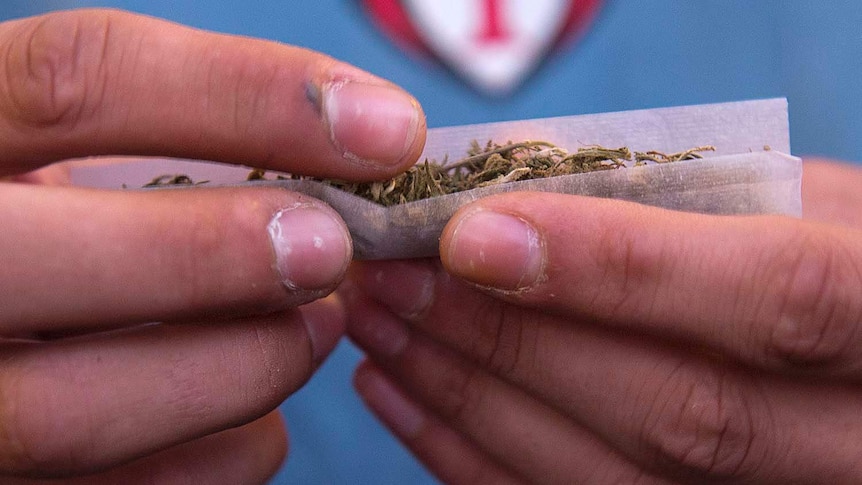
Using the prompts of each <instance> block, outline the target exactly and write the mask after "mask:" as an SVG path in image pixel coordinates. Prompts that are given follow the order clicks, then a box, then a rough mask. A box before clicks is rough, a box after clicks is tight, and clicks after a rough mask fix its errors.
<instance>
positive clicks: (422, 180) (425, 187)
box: [315, 141, 715, 206]
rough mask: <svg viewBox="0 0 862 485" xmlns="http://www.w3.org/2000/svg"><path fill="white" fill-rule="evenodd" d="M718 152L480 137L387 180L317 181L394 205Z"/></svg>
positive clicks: (697, 149)
mask: <svg viewBox="0 0 862 485" xmlns="http://www.w3.org/2000/svg"><path fill="white" fill-rule="evenodd" d="M713 150H715V147H713V146H702V147H697V148H693V149H691V150H686V151H683V152H679V153H672V154H665V153H661V152H657V151H649V152H634V153H632V152H631V151H630V150H629V149H628V148H626V147H621V148H605V147H601V146H587V147H583V148H579V149H578V150H577V151H576V152H574V153H572V152H569V151H567V150H565V149H563V148H560V147H558V146H556V145H554V144H553V143H549V142H545V141H524V142H520V143H511V142H510V143H508V144H505V145H498V144H495V143H493V142H492V141H489V142H488V143H487V144H486V145H485V146H481V145H479V143H477V142H476V141H474V142H473V143H472V145H471V147H470V149H469V150H468V152H467V157H466V158H463V159H461V160H459V161H457V162H455V163H452V164H447V163H446V161H445V160H444V162H443V163H436V162H431V161H428V160H426V161H425V162H424V163H422V164H419V165H416V166H414V167H412V168H411V169H409V170H408V171H406V172H404V173H402V174H400V175H398V176H396V177H395V178H392V179H390V180H386V181H382V182H365V183H352V182H343V181H337V180H320V179H315V180H319V181H321V182H324V183H327V184H329V185H332V186H333V187H337V188H339V189H341V190H343V191H345V192H349V193H351V194H355V195H358V196H361V197H364V198H366V199H369V200H371V201H373V202H377V203H378V204H381V205H384V206H390V205H395V204H403V203H406V202H413V201H416V200H421V199H427V198H430V197H437V196H440V195H446V194H452V193H455V192H461V191H464V190H469V189H474V188H477V187H487V186H490V185H496V184H503V183H508V182H514V181H517V180H530V179H538V178H546V177H556V176H559V175H570V174H577V173H586V172H595V171H599V170H615V169H620V168H625V167H626V166H627V165H626V162H633V165H635V166H639V165H646V164H649V163H670V162H677V161H682V160H691V159H699V158H703V156H702V155H701V154H700V152H703V151H713Z"/></svg>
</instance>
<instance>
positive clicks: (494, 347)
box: [469, 301, 536, 377]
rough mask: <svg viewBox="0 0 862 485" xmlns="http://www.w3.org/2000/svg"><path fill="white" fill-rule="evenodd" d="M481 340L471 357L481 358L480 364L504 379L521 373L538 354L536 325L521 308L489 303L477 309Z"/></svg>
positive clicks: (476, 317)
mask: <svg viewBox="0 0 862 485" xmlns="http://www.w3.org/2000/svg"><path fill="white" fill-rule="evenodd" d="M474 320H475V322H476V324H477V325H476V327H477V330H478V338H476V339H475V340H474V341H473V343H472V345H473V347H474V348H473V349H471V351H470V353H469V355H477V356H480V358H479V362H478V363H479V364H480V365H481V366H482V367H483V368H485V369H486V370H488V371H489V372H491V373H494V374H497V375H499V376H502V377H507V376H511V375H513V374H515V373H517V372H518V371H520V370H525V369H524V366H525V365H527V363H528V362H530V360H531V356H534V355H535V347H536V344H535V340H536V338H535V337H536V336H535V332H536V327H535V325H534V323H535V322H533V321H531V320H529V319H528V318H526V316H525V314H524V311H523V310H522V309H520V308H513V307H511V306H504V304H502V303H500V302H498V301H489V302H487V303H486V304H485V305H483V306H480V307H479V308H478V309H477V312H476V316H475V319H474Z"/></svg>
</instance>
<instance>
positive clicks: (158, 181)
mask: <svg viewBox="0 0 862 485" xmlns="http://www.w3.org/2000/svg"><path fill="white" fill-rule="evenodd" d="M208 182H209V180H201V181H200V182H195V181H194V180H192V179H191V177H189V176H188V175H183V174H177V175H159V176H158V177H156V178H154V179H153V180H150V181H149V182H147V183H146V184H145V185H144V187H166V186H171V185H200V184H205V183H208Z"/></svg>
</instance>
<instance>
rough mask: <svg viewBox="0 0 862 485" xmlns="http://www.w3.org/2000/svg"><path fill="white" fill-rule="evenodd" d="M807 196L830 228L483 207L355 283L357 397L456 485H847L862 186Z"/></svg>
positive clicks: (530, 203)
mask: <svg viewBox="0 0 862 485" xmlns="http://www.w3.org/2000/svg"><path fill="white" fill-rule="evenodd" d="M805 183H806V190H805V193H806V196H814V195H820V196H823V199H824V202H825V203H824V204H823V205H819V204H818V203H817V201H816V200H806V201H805V203H806V207H807V209H806V213H807V214H809V215H812V216H816V217H817V218H818V219H820V220H825V221H835V222H839V221H840V222H841V225H839V224H837V223H836V224H834V225H833V224H826V223H823V222H813V221H804V220H796V219H792V218H787V217H776V216H762V217H717V216H706V215H696V214H685V213H678V212H671V211H666V210H661V209H657V208H650V207H645V206H639V205H636V204H632V203H627V202H621V201H612V200H600V199H590V198H584V197H575V196H563V195H552V194H536V193H513V194H507V195H501V196H497V197H490V198H487V199H483V200H480V201H478V202H476V203H474V204H472V205H471V206H469V207H467V208H465V209H463V210H461V211H460V212H459V213H458V214H456V216H455V217H454V218H453V220H452V221H451V222H450V224H449V225H448V226H447V228H446V230H445V233H444V235H443V238H442V241H441V245H440V247H441V255H442V262H443V263H442V264H443V267H442V268H441V267H440V266H439V265H436V264H433V263H431V262H427V261H426V262H419V263H416V262H390V263H373V264H363V265H362V266H361V267H358V268H356V270H355V272H354V273H353V274H352V275H351V278H350V281H351V283H350V284H349V285H347V286H346V289H345V294H347V295H348V296H349V299H350V304H349V305H348V308H349V315H350V319H351V321H350V323H349V324H348V332H349V333H350V334H351V336H352V338H353V339H354V340H355V341H356V342H357V343H358V344H359V345H360V346H361V347H362V348H363V349H364V350H365V351H366V353H367V355H368V361H367V362H365V363H363V364H362V365H361V366H360V368H359V369H358V370H357V373H356V376H355V385H356V387H357V389H358V391H359V393H360V394H361V395H362V397H363V398H364V400H365V401H366V402H367V403H368V405H369V406H370V407H371V409H372V410H373V411H374V412H375V413H376V414H378V415H379V416H380V417H381V418H382V420H383V421H384V422H385V423H386V424H387V425H388V426H389V427H390V428H391V429H392V430H393V431H394V433H395V434H396V435H397V436H398V437H399V438H400V439H401V440H403V442H404V443H406V445H407V446H408V447H409V448H410V449H411V450H412V451H413V452H414V453H415V454H416V455H417V456H418V457H419V458H420V459H421V460H422V461H424V463H425V464H426V465H427V466H428V467H429V468H430V469H431V470H432V471H433V472H434V473H436V474H437V475H438V476H439V477H440V478H441V479H443V480H444V481H446V482H451V483H508V482H514V483H518V482H536V483H632V482H637V483H663V482H668V481H670V482H683V483H705V482H708V481H712V480H731V481H734V482H742V483H763V482H769V483H859V482H860V481H862V464H860V461H859V456H860V453H862V421H860V419H859V413H860V409H862V390H860V388H859V382H860V379H862V340H860V338H859V332H860V323H862V317H860V315H862V298H860V297H859V295H860V294H862V293H860V292H862V233H860V232H859V231H858V229H856V228H852V227H851V226H852V221H851V220H850V218H849V216H848V215H849V213H850V212H853V213H856V214H858V213H859V211H860V208H862V204H860V202H862V200H860V198H859V196H857V195H854V194H858V187H859V185H860V184H862V170H860V169H859V168H848V167H841V166H837V165H831V164H818V165H816V166H814V165H812V166H810V167H806V181H805ZM829 185H832V186H833V188H835V189H836V190H838V191H839V192H842V191H843V187H855V188H856V190H855V191H854V192H853V193H850V192H846V194H845V196H846V199H847V200H846V201H845V204H844V207H845V209H844V210H843V211H842V210H840V209H839V210H838V211H836V210H835V209H836V208H837V207H841V206H842V205H841V204H835V203H834V202H835V201H834V200H827V199H830V198H831V197H828V196H827V195H828V194H826V192H825V191H824V190H823V188H824V187H827V186H829ZM830 207H831V209H830ZM444 269H445V271H444ZM450 274H451V275H454V276H450Z"/></svg>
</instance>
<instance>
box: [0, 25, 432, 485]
mask: <svg viewBox="0 0 862 485" xmlns="http://www.w3.org/2000/svg"><path fill="white" fill-rule="evenodd" d="M424 138H425V121H424V115H423V114H422V111H421V108H419V106H418V104H417V103H416V101H415V99H413V98H412V97H411V96H410V95H408V94H407V93H405V92H404V91H402V90H400V89H399V88H397V87H396V86H394V85H392V84H390V83H388V82H386V81H384V80H381V79H378V78H376V77H374V76H371V75H370V74H367V73H365V72H362V71H360V70H358V69H356V68H353V67H351V66H347V65H344V64H341V63H339V62H337V61H336V60H334V59H331V58H329V57H326V56H324V55H321V54H318V53H314V52H311V51H308V50H304V49H299V48H296V47H291V46H286V45H281V44H276V43H272V42H264V41H259V40H253V39H246V38H238V37H229V36H222V35H216V34H213V33H207V32H202V31H198V30H194V29H190V28H186V27H182V26H179V25H175V24H171V23H167V22H163V21H160V20H157V19H153V18H147V17H143V16H138V15H133V14H129V13H124V12H119V11H113V10H80V11H70V12H59V13H54V14H50V15H45V16H41V17H34V18H29V19H22V20H15V21H10V22H5V23H0V180H2V182H0V220H2V221H3V230H2V231H0V267H2V268H3V271H2V272H0V349H2V352H0V353H2V355H3V358H2V360H0V481H2V482H3V483H41V482H40V480H42V479H47V478H60V479H62V480H61V482H62V481H64V480H65V481H66V482H67V483H87V484H91V483H159V484H162V483H190V484H191V483H195V484H197V483H265V482H266V481H267V479H268V478H269V477H270V476H271V475H272V474H273V473H274V472H275V471H276V470H277V469H278V467H279V465H280V464H281V463H282V461H283V459H284V456H285V454H286V452H287V436H286V431H285V427H284V423H283V422H282V420H281V417H280V416H279V415H278V413H277V411H274V409H275V408H276V407H277V406H278V405H279V404H280V403H281V402H282V401H283V400H284V399H285V398H286V397H287V396H289V395H290V394H291V393H293V392H294V391H296V390H297V389H298V388H299V387H300V386H301V385H302V384H303V383H305V382H306V380H307V379H308V378H309V377H310V376H311V375H312V374H313V372H314V371H315V370H316V368H317V367H318V366H319V365H320V363H321V362H322V360H323V359H324V358H325V357H326V355H327V354H328V353H329V352H330V351H331V350H332V348H333V347H334V346H335V344H336V343H337V341H338V339H339V338H340V337H341V335H342V334H343V333H344V327H345V323H346V316H345V313H344V308H343V305H342V302H341V301H340V300H339V299H338V298H337V297H335V296H331V297H328V298H324V297H326V295H328V294H329V293H330V292H331V291H332V290H333V289H334V288H335V287H336V286H337V285H338V283H339V281H340V280H341V279H342V277H343V275H344V273H345V272H346V270H347V266H348V264H349V262H350V259H351V256H352V247H351V243H350V238H349V235H348V233H347V229H346V227H345V226H344V224H343V222H342V221H341V219H340V218H339V217H338V215H337V214H336V213H335V212H334V211H332V209H330V208H329V207H327V206H326V205H325V204H323V203H322V202H319V201H316V200H313V199H311V198H309V197H307V196H302V195H298V194H293V193H289V192H286V191H283V190H280V189H272V188H242V189H240V188H194V189H189V190H148V191H138V190H128V191H119V190H117V191H98V190H92V189H84V188H79V187H71V186H68V184H67V181H68V169H67V167H66V166H65V165H62V164H54V162H60V161H63V160H66V159H69V158H75V157H85V156H86V157H89V156H97V155H154V156H178V157H183V158H192V159H207V160H218V161H223V162H241V163H243V164H246V165H254V166H259V167H261V168H268V169H274V170H281V171H287V172H293V173H299V174H309V175H319V176H331V177H338V178H342V179H352V180H373V179H379V178H384V177H387V176H391V175H393V174H396V173H398V172H399V171H401V170H403V169H404V168H405V167H407V166H409V165H411V164H412V163H413V162H414V161H415V159H416V157H417V156H418V154H419V153H420V152H421V150H422V146H423V144H424ZM52 164H53V165H52ZM321 298H323V299H321ZM152 322H160V323H152ZM50 483H58V482H57V481H51V482H50Z"/></svg>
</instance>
